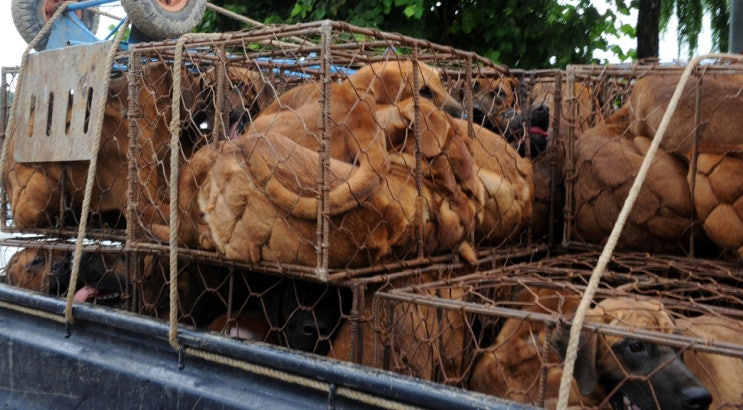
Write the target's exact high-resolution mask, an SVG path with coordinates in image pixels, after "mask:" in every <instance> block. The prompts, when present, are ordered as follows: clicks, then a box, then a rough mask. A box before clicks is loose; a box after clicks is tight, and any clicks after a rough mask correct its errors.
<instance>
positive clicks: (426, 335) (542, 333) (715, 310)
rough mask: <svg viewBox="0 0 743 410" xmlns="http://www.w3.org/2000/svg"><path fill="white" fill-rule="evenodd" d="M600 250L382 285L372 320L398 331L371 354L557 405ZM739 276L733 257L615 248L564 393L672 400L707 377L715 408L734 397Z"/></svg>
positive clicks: (478, 387)
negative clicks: (421, 281)
mask: <svg viewBox="0 0 743 410" xmlns="http://www.w3.org/2000/svg"><path fill="white" fill-rule="evenodd" d="M598 259H599V254H598V253H592V252H589V253H578V254H571V255H563V256H558V257H551V258H545V259H542V260H540V261H538V262H533V263H523V264H515V265H512V266H508V267H504V268H501V269H495V270H491V271H481V272H477V273H474V274H470V275H465V276H462V277H459V278H456V279H450V280H445V281H440V282H431V283H428V284H425V285H421V286H411V287H408V288H400V289H395V290H391V291H385V292H380V293H378V294H377V295H376V298H375V308H376V309H377V310H378V311H381V312H385V313H384V314H382V315H380V316H379V321H378V322H377V323H376V325H377V326H378V327H379V328H380V329H383V332H384V333H386V334H390V336H389V338H390V339H391V340H394V341H395V342H394V343H391V344H389V345H387V346H383V345H381V344H380V345H379V346H378V347H377V352H378V353H377V356H376V358H377V360H379V363H378V365H379V366H383V367H390V368H393V369H397V370H398V371H403V372H406V373H408V374H413V375H416V376H425V377H431V378H433V380H436V381H438V382H442V383H447V384H452V385H456V386H460V387H462V388H469V389H472V390H475V391H479V392H484V393H488V394H492V395H495V396H498V397H503V398H508V399H510V400H515V401H518V402H523V403H530V404H533V405H537V406H540V407H547V408H553V407H554V406H555V404H556V400H557V396H558V387H559V381H560V376H561V370H562V363H563V359H564V355H565V352H566V345H567V341H568V336H569V333H570V325H571V323H572V321H573V317H574V315H575V313H576V309H577V307H578V303H579V302H580V300H581V297H582V296H583V293H584V292H585V289H586V287H587V285H588V282H589V278H590V276H591V273H592V269H593V267H594V266H595V265H596V264H597V262H598ZM741 277H742V276H741V268H740V266H738V265H737V264H730V263H725V262H716V261H706V260H699V259H693V258H687V257H679V256H651V255H648V254H644V253H617V254H615V255H614V256H613V257H612V259H611V262H610V264H609V266H608V268H607V271H606V273H605V274H604V275H603V279H602V281H601V285H600V288H599V290H598V292H597V293H596V296H595V297H594V299H593V301H592V304H591V309H589V311H588V313H587V316H586V321H585V322H584V327H583V331H582V333H581V338H580V344H579V350H578V359H577V361H576V364H575V366H576V367H575V373H574V375H575V378H576V382H575V383H574V391H573V392H572V393H571V395H570V405H577V406H581V407H594V406H598V407H602V406H606V405H609V404H612V405H614V404H617V405H619V406H622V405H627V403H631V404H636V405H639V406H643V408H644V407H650V408H653V407H660V408H668V407H667V406H670V407H671V408H678V407H680V406H684V405H686V404H684V403H682V402H680V401H674V400H678V398H679V397H684V396H685V395H687V393H688V395H689V397H691V398H689V400H694V397H696V398H697V399H700V400H702V399H704V397H703V396H704V393H703V390H704V389H706V390H707V391H708V392H709V393H710V394H711V396H712V398H713V399H714V402H713V403H712V407H710V408H721V407H723V406H724V405H733V406H735V405H739V403H740V397H739V395H740V383H739V379H737V376H735V377H728V376H727V375H732V374H739V373H737V372H740V370H741V363H743V361H742V359H743V346H741V345H740V336H741V334H742V333H741V332H743V322H741V320H742V319H743V311H742V310H741V309H740V306H741V299H740V296H741V295H740V282H741ZM592 355H593V356H592ZM411 363H413V364H416V366H411V365H410V364H411ZM587 363H588V364H590V365H591V366H586V364H587ZM639 363H642V365H640V364H639ZM582 372H585V373H582ZM689 372H691V373H689ZM690 374H691V375H693V377H692V376H689V375H690ZM590 377H592V378H593V379H592V383H591V382H589V380H591V379H590ZM576 384H577V386H576ZM702 386H703V389H700V387H702ZM699 391H702V393H698V392H699ZM697 393H698V396H695V394H697ZM684 400H685V399H684ZM631 404H630V405H631Z"/></svg>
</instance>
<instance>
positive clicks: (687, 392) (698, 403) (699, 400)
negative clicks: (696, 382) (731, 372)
mask: <svg viewBox="0 0 743 410" xmlns="http://www.w3.org/2000/svg"><path fill="white" fill-rule="evenodd" d="M681 397H682V398H683V399H684V401H686V404H687V405H688V407H689V408H690V409H693V410H706V409H707V408H708V407H709V405H710V403H712V396H711V395H710V394H709V391H707V389H705V388H704V387H701V386H692V387H687V388H685V389H683V390H682V391H681Z"/></svg>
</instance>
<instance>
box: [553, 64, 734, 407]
mask: <svg viewBox="0 0 743 410" xmlns="http://www.w3.org/2000/svg"><path fill="white" fill-rule="evenodd" d="M714 58H717V59H722V58H735V59H740V58H741V57H740V56H736V55H733V54H706V55H702V56H697V57H695V58H694V59H692V60H691V61H690V62H689V63H688V64H687V65H686V68H685V69H684V72H683V73H682V74H681V78H680V79H679V82H678V85H677V86H676V90H675V91H674V93H673V96H672V97H671V100H670V102H669V103H668V107H667V108H666V112H665V114H664V115H663V119H662V120H661V122H660V126H659V127H658V131H657V132H656V133H655V136H654V137H653V141H652V142H651V144H650V148H649V149H648V152H647V154H645V158H644V159H643V161H642V165H641V166H640V170H639V171H638V173H637V177H636V178H635V181H634V183H633V184H632V187H631V188H630V191H629V194H628V195H627V199H626V200H625V201H624V205H623V206H622V210H621V211H620V213H619V216H618V217H617V222H616V224H614V228H613V229H612V231H611V234H610V235H609V239H608V240H607V241H606V245H605V246H604V249H603V251H602V252H601V255H600V256H599V260H598V262H597V263H596V267H595V268H594V269H593V272H592V273H591V278H590V280H589V282H588V286H587V287H586V291H585V293H584V294H583V298H582V299H581V301H580V304H579V305H578V310H577V311H576V313H575V318H574V319H573V324H572V327H571V328H570V340H569V342H568V348H567V352H566V354H565V363H564V367H563V372H562V378H561V379H560V395H559V397H558V401H557V408H558V409H559V410H565V409H566V408H567V405H568V397H569V396H570V384H571V382H572V380H573V370H574V368H575V360H576V358H577V356H578V344H579V340H580V332H581V328H582V327H583V323H584V321H585V317H586V312H587V311H588V307H589V305H590V303H591V301H592V300H593V296H594V295H595V294H596V291H597V290H598V286H599V283H600V281H601V275H603V273H604V272H605V270H606V266H607V265H608V263H609V259H610V258H611V255H612V253H613V252H614V248H615V247H616V244H617V241H618V240H619V235H620V234H621V233H622V229H623V228H624V224H625V223H626V222H627V218H628V217H629V213H630V211H631V210H632V206H633V205H634V204H635V200H636V199H637V196H638V194H639V193H640V188H641V187H642V184H643V182H645V177H646V176H647V173H648V170H649V169H650V164H651V162H652V161H653V159H654V158H655V153H656V152H657V151H658V147H659V146H660V143H661V141H662V140H663V135H664V134H665V132H666V129H667V128H668V124H669V123H670V122H671V116H672V115H673V113H674V112H675V111H676V106H677V105H678V102H679V100H680V99H681V94H682V92H683V89H684V86H686V83H687V81H688V80H689V76H690V75H691V71H692V70H693V69H694V67H696V65H697V64H698V63H699V61H701V60H703V59H714Z"/></svg>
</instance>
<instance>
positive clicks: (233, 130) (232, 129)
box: [228, 121, 240, 140]
mask: <svg viewBox="0 0 743 410" xmlns="http://www.w3.org/2000/svg"><path fill="white" fill-rule="evenodd" d="M239 123H240V122H239V121H235V122H234V123H233V124H232V125H230V132H229V134H228V137H229V138H230V139H231V140H234V139H235V138H237V137H238V135H237V126H238V124H239Z"/></svg>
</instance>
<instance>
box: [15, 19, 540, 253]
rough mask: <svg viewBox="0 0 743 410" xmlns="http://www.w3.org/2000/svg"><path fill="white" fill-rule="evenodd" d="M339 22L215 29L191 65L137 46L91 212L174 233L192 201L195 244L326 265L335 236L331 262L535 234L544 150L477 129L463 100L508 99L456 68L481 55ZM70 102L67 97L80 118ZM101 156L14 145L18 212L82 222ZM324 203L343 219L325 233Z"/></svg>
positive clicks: (122, 81) (461, 249) (184, 237)
mask: <svg viewBox="0 0 743 410" xmlns="http://www.w3.org/2000/svg"><path fill="white" fill-rule="evenodd" d="M335 29H336V30H337V32H334V33H333V34H332V35H333V36H335V37H334V38H333V41H331V46H330V47H329V48H327V49H325V48H323V47H320V46H304V47H300V46H297V45H294V46H285V47H283V48H280V49H276V48H275V47H273V46H271V45H265V44H262V43H261V41H262V40H258V39H257V38H256V39H254V38H251V37H250V35H248V33H246V35H245V36H244V37H239V36H236V37H235V39H233V40H220V41H221V42H218V41H212V42H211V43H208V44H204V43H203V42H200V43H199V46H198V47H197V48H195V49H194V50H193V51H189V52H188V53H186V54H185V56H184V59H183V63H182V65H181V66H179V67H175V66H174V61H173V55H172V54H173V51H172V45H163V46H158V45H155V46H152V47H145V48H144V49H142V50H139V49H137V48H136V47H135V48H134V49H133V51H132V53H133V54H131V57H130V58H128V59H123V57H122V59H123V60H122V59H120V60H118V61H119V65H115V67H119V68H120V66H121V65H125V66H126V69H124V70H122V71H116V70H114V71H113V72H112V74H111V80H110V84H109V89H108V96H107V99H106V106H105V114H104V118H103V119H102V135H101V138H100V141H101V142H100V147H99V153H98V158H97V166H96V169H95V178H96V183H95V184H93V190H92V194H91V200H90V210H89V211H90V213H91V215H93V216H97V215H102V217H101V218H100V219H96V218H93V219H91V220H92V221H94V223H93V224H92V225H93V226H103V227H107V228H113V229H114V230H115V229H121V228H123V227H127V228H129V227H130V226H131V227H132V229H133V230H136V235H135V236H136V237H137V238H138V239H137V240H140V238H143V240H148V241H151V240H155V241H167V240H168V239H169V231H170V211H169V209H170V205H171V203H176V202H177V203H178V208H179V209H178V211H179V212H180V215H181V221H180V227H179V232H178V233H177V235H178V238H179V241H180V243H181V245H183V246H186V247H189V248H196V249H204V250H210V251H216V252H218V253H221V254H223V255H227V256H228V257H230V258H233V259H238V260H241V261H246V262H250V263H257V262H272V263H282V264H297V265H301V266H314V265H316V264H318V257H317V255H316V254H317V253H318V252H317V251H316V250H315V249H314V248H315V247H316V246H315V245H316V242H318V241H320V242H327V243H329V245H324V246H322V247H325V248H332V249H333V252H326V255H324V256H323V258H326V259H328V261H327V262H325V261H322V262H320V263H321V264H325V265H327V267H330V268H354V267H364V266H370V265H373V264H378V263H385V262H390V261H401V260H406V259H411V258H417V257H420V256H422V255H426V256H428V255H437V254H446V253H448V254H453V255H456V256H458V257H460V258H462V259H463V260H466V261H469V262H470V263H474V262H475V260H476V259H477V255H476V251H477V248H478V247H480V246H502V245H504V244H507V243H513V242H515V241H517V240H521V239H522V235H523V231H524V228H525V226H526V224H527V221H528V220H529V218H530V216H531V208H532V197H533V187H532V178H531V164H530V161H529V160H528V159H522V158H520V156H519V155H518V154H517V152H516V151H515V150H514V149H512V148H511V147H510V146H508V144H506V143H505V142H504V137H503V136H502V135H500V134H498V133H496V132H492V131H490V130H487V129H486V128H484V127H479V126H478V127H477V130H476V132H475V135H474V137H475V138H474V139H472V138H471V137H472V135H470V129H469V125H470V124H471V123H472V120H471V119H470V118H468V116H467V115H466V113H465V112H464V109H463V107H464V106H463V104H467V105H468V106H472V105H473V104H474V105H475V106H476V107H478V109H477V112H478V113H481V112H482V111H483V108H482V107H484V106H485V105H486V104H493V103H494V101H492V98H491V100H490V101H489V102H488V101H486V100H487V98H486V97H483V96H484V95H486V94H487V95H491V96H492V93H490V94H488V92H487V90H485V88H486V86H480V85H479V84H480V83H481V82H482V81H480V80H476V81H474V82H473V85H472V86H471V88H473V91H474V94H473V93H467V94H468V96H466V97H464V99H465V100H466V101H464V100H463V99H462V98H461V97H462V96H463V94H461V93H459V94H458V95H452V92H451V90H452V88H453V87H454V85H453V84H452V83H446V84H445V83H444V82H443V81H444V79H448V78H454V77H455V76H456V77H457V78H460V79H461V78H462V77H463V72H464V71H467V70H469V71H473V72H475V77H478V75H479V74H477V72H478V71H480V70H482V67H483V64H484V62H483V61H479V60H478V61H477V62H476V63H472V61H471V60H468V59H466V58H465V56H464V55H457V54H456V52H452V51H451V50H445V51H444V50H443V49H442V50H439V49H437V48H436V47H434V46H431V47H432V48H431V49H430V50H429V49H421V51H420V56H419V57H414V56H413V55H412V54H410V51H411V50H412V48H413V47H414V42H413V40H412V39H406V38H402V39H401V38H397V37H389V38H388V37H384V36H383V35H381V34H380V38H373V37H369V36H368V35H367V36H365V37H363V40H359V39H353V40H349V38H348V36H347V35H348V34H349V33H346V32H343V30H348V28H347V27H345V26H344V27H343V29H338V28H337V27H336V28H335ZM311 34H317V32H315V33H311ZM407 41H410V43H407ZM416 45H417V44H416ZM349 46H351V47H353V48H355V49H354V51H353V53H351V56H349V53H348V52H347V50H348V49H349ZM223 49H224V50H226V51H221V50H223ZM367 50H368V51H367ZM391 50H396V51H394V52H391ZM323 53H326V54H328V55H329V61H330V63H329V64H330V67H329V68H328V69H327V70H325V69H323V68H322V65H321V62H322V61H323V60H322V58H324V56H323ZM467 58H470V59H471V56H470V57H467ZM489 65H490V67H489V68H488V69H489V70H493V69H494V68H495V69H498V68H497V67H495V66H493V65H492V64H489ZM176 68H178V70H176ZM176 71H177V72H178V73H177V74H176ZM176 76H177V77H178V83H179V84H180V89H178V90H174V89H173V85H174V84H175V83H176V81H175V80H176V78H175V77H176ZM326 80H327V81H326ZM461 86H462V83H461V80H460V82H459V84H458V85H457V87H459V89H460V90H461ZM465 86H466V84H465ZM70 95H71V97H70V99H74V98H77V96H76V94H74V93H71V94H70ZM173 96H176V97H177V98H179V101H178V104H173V101H172V99H173ZM455 97H460V98H455ZM506 104H510V102H506ZM71 106H72V104H69V105H68V106H66V107H62V108H61V109H62V110H64V109H67V115H68V117H70V118H71V119H70V120H69V121H68V122H70V121H71V122H73V123H74V121H75V120H74V118H75V117H76V113H74V112H71V111H72V110H71V108H70V107H71ZM174 107H178V108H174ZM54 108H55V109H57V108H58V107H57V106H54ZM25 109H30V113H29V114H28V115H29V118H31V120H30V121H29V124H20V125H18V126H16V127H15V128H14V129H13V130H10V133H9V139H10V144H9V149H10V150H13V151H17V150H20V151H23V149H24V146H23V144H22V143H23V141H25V140H24V139H23V138H21V136H22V135H26V134H28V135H35V132H34V131H33V127H34V126H33V125H32V124H37V123H40V122H41V121H36V120H34V118H35V116H41V115H44V114H46V112H45V111H44V110H42V109H37V107H35V106H34V105H33V104H31V107H30V108H29V107H25ZM73 114H75V115H73ZM488 115H491V114H488ZM492 115H495V114H492ZM174 117H178V118H180V121H178V124H175V125H176V131H173V130H172V129H171V126H172V125H173V124H171V123H172V122H173V121H172V119H173V118H174ZM68 128H69V127H68ZM172 132H175V133H176V139H177V145H178V147H179V148H178V149H179V152H178V154H177V158H178V160H177V162H178V163H177V166H178V168H179V170H180V172H179V174H180V175H179V178H178V182H174V184H175V185H177V186H171V181H170V176H171V175H170V174H171V172H170V169H171V167H173V166H176V164H171V161H172V160H173V158H175V156H172V155H171V153H170V143H171V133H172ZM323 147H324V148H323ZM86 164H87V163H84V162H72V163H64V162H46V163H41V162H27V161H16V160H15V159H14V157H13V156H11V157H9V159H8V161H7V162H6V164H5V166H4V169H3V173H4V175H5V176H6V178H5V180H6V183H7V186H6V192H7V195H8V199H9V206H10V211H11V213H12V217H13V227H14V228H15V229H18V230H29V229H46V228H60V227H65V226H66V227H69V228H74V227H75V226H76V225H77V223H78V222H79V214H80V212H81V207H82V203H83V196H84V187H85V179H86V176H87V165H86ZM224 181H229V182H228V183H224ZM176 189H178V190H179V192H180V193H181V194H180V195H178V198H173V199H171V195H172V192H174V191H175V190H176ZM325 190H327V191H328V194H327V197H325V196H324V195H322V192H323V191H325ZM243 203H248V204H249V206H247V207H244V206H242V205H240V204H243ZM320 213H322V214H323V215H327V221H328V222H327V225H328V226H327V228H328V231H329V233H328V234H324V233H322V234H321V238H320V239H317V234H316V232H317V231H318V229H325V228H318V226H319V225H322V221H321V220H320V219H319V218H318V215H320ZM103 216H105V218H104V217H103ZM132 218H133V219H134V220H131V219H132ZM133 222H135V223H133ZM245 226H250V229H245ZM122 236H123V235H122Z"/></svg>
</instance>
